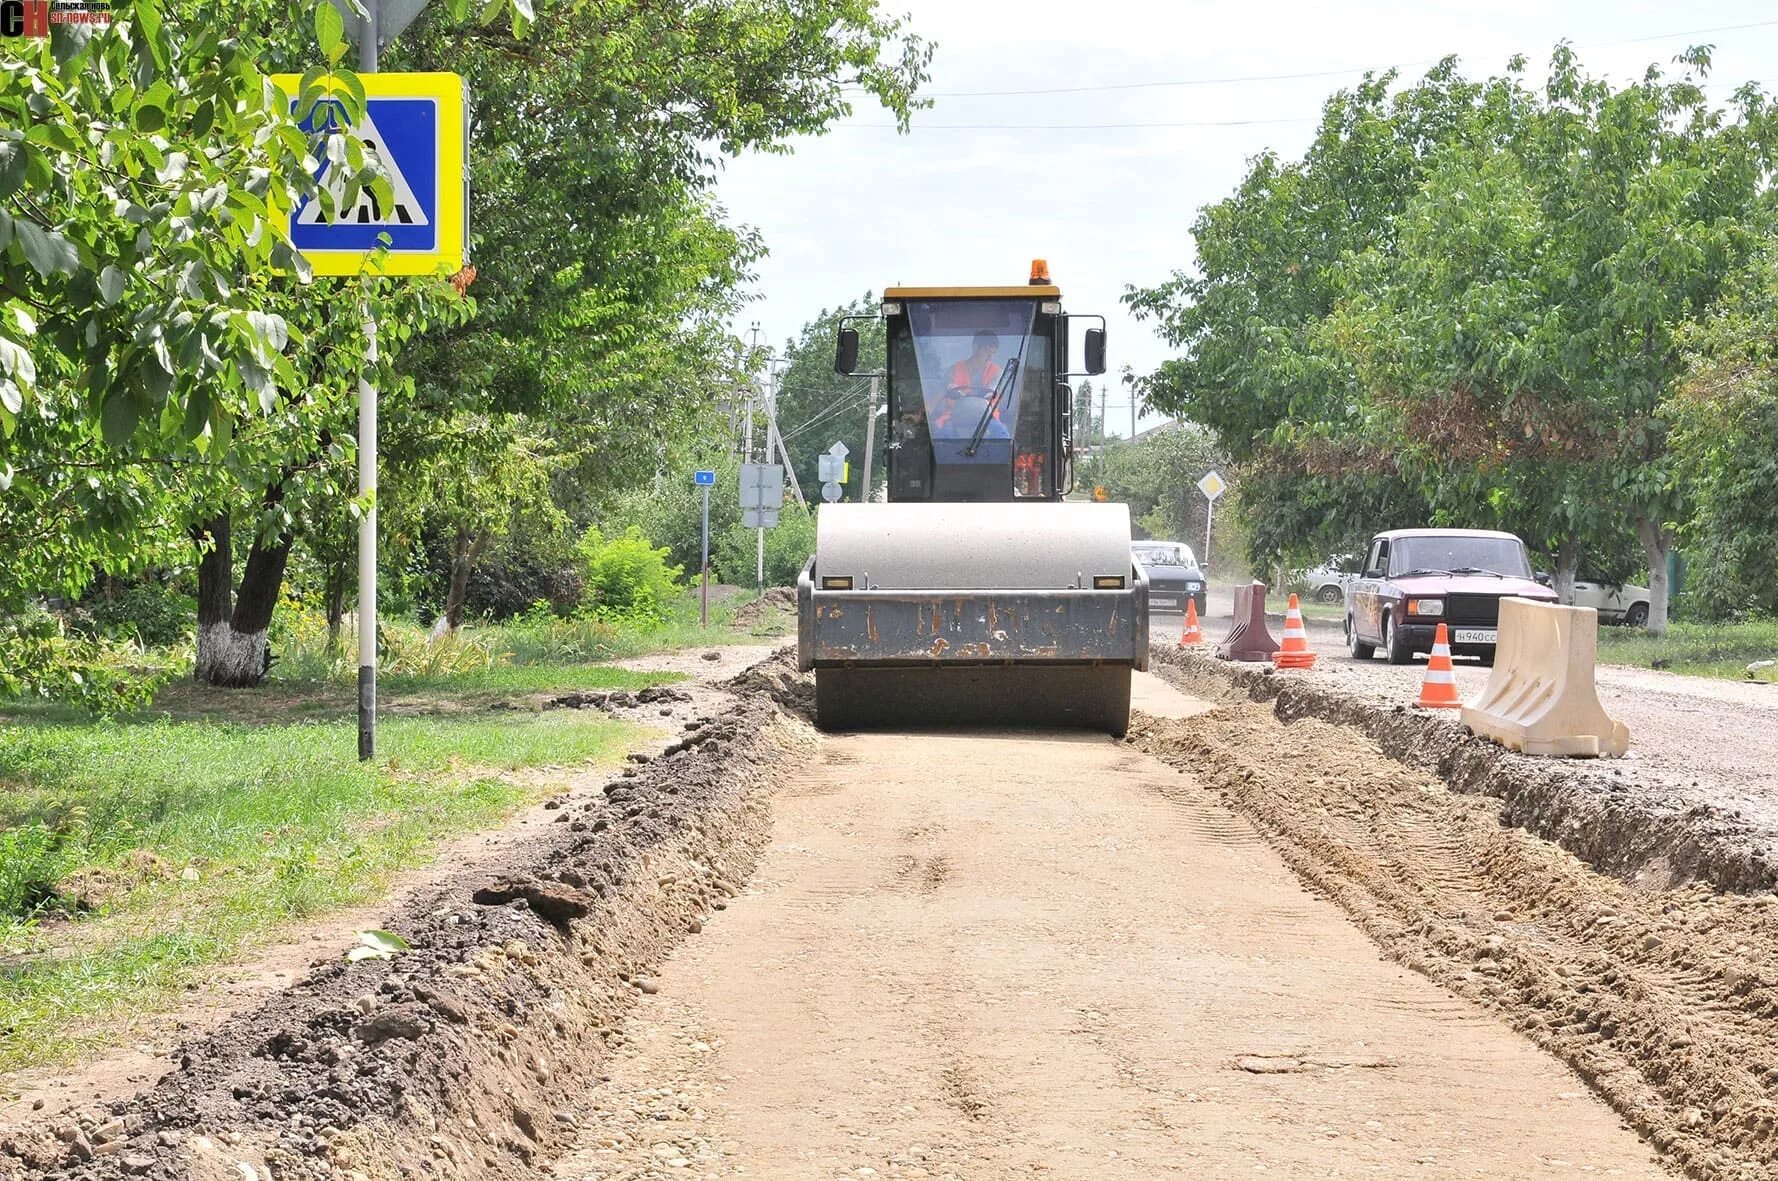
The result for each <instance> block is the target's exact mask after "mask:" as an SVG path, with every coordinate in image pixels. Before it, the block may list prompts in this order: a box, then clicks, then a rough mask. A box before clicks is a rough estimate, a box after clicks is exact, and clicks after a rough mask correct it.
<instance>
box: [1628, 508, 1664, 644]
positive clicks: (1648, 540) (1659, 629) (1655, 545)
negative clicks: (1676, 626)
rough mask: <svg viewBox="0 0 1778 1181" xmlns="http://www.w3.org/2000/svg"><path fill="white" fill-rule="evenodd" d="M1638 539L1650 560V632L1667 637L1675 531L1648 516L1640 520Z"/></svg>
mask: <svg viewBox="0 0 1778 1181" xmlns="http://www.w3.org/2000/svg"><path fill="white" fill-rule="evenodd" d="M1636 538H1637V540H1639V541H1641V542H1642V553H1643V555H1644V556H1645V557H1646V558H1647V559H1648V624H1647V627H1648V630H1649V631H1650V632H1653V633H1654V634H1655V635H1657V636H1664V635H1666V634H1667V551H1668V550H1670V549H1672V548H1673V530H1671V529H1663V528H1661V526H1660V525H1658V524H1656V523H1655V522H1654V521H1651V520H1649V519H1648V518H1647V517H1642V516H1639V517H1637V518H1636Z"/></svg>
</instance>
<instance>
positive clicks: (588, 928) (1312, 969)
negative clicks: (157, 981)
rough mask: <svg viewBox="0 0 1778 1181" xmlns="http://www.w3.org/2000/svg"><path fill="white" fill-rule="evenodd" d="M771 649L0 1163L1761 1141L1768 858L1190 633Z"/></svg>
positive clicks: (408, 1162) (1493, 1157) (1774, 1006)
mask: <svg viewBox="0 0 1778 1181" xmlns="http://www.w3.org/2000/svg"><path fill="white" fill-rule="evenodd" d="M788 668H789V665H788V664H787V663H786V662H785V661H784V659H783V658H782V657H779V658H777V659H776V660H774V661H773V662H771V663H768V664H765V665H762V666H760V667H759V668H757V669H755V670H753V671H752V672H750V673H748V674H746V675H744V676H743V677H742V678H740V679H739V680H738V681H737V682H735V683H734V684H733V686H732V687H731V688H732V693H733V697H732V707H730V708H726V709H719V710H714V711H712V713H711V714H710V715H708V716H705V717H702V718H700V719H698V720H697V721H696V722H694V723H693V724H692V725H691V726H690V727H689V728H688V730H687V732H686V734H685V736H684V737H683V738H682V739H681V740H680V741H678V742H676V743H675V744H673V746H671V747H669V749H668V751H667V752H666V753H665V754H664V755H663V756H661V757H658V758H656V759H654V760H652V761H650V762H647V763H645V764H642V765H640V766H637V767H633V768H631V769H630V770H629V771H628V772H626V773H625V774H624V775H623V776H620V777H617V778H614V779H613V780H612V781H611V783H610V784H608V785H607V787H606V790H605V791H604V792H603V793H602V794H601V795H600V796H598V797H597V798H594V799H592V800H591V801H590V802H585V803H579V802H577V803H575V804H574V805H572V806H570V807H569V808H566V809H564V810H563V811H562V813H561V816H562V821H561V823H560V824H551V825H547V826H544V827H545V828H546V829H547V830H548V832H547V835H544V836H540V837H538V838H537V839H536V840H535V842H534V844H533V845H531V846H529V847H525V848H522V849H520V850H516V851H514V852H513V853H512V854H511V855H510V856H507V857H505V858H504V860H502V861H501V862H499V863H496V864H494V865H492V866H490V865H488V864H482V865H478V866H477V867H476V868H475V869H474V870H473V872H471V871H468V870H465V871H463V872H460V873H457V874H455V875H446V876H445V877H444V878H443V879H442V880H441V881H440V882H439V883H438V884H437V885H436V887H433V888H429V889H428V890H427V891H426V892H424V893H422V894H419V895H416V896H415V897H414V898H413V899H412V900H411V901H410V902H408V903H406V904H405V905H403V907H402V908H401V909H400V911H399V913H398V914H397V915H395V916H394V917H393V918H392V919H391V920H390V921H389V922H388V923H387V924H386V925H388V926H389V927H391V928H392V929H394V930H396V931H397V932H399V933H401V934H402V935H404V936H405V937H406V938H408V939H409V940H410V941H412V943H413V944H414V950H413V951H411V952H409V953H406V954H404V955H402V956H400V957H399V958H397V959H395V960H393V961H376V960H371V961H364V962H359V963H345V962H342V961H330V962H326V963H323V964H320V965H318V966H317V967H316V969H315V970H314V971H313V972H311V973H310V974H309V976H308V977H307V978H306V979H304V980H303V981H302V982H301V983H299V984H298V985H297V986H296V987H294V988H292V989H290V990H288V991H287V992H284V993H281V994H278V995H277V996H275V997H273V998H271V999H270V1000H268V1001H267V1002H266V1003H265V1004H264V1005H262V1006H260V1007H259V1008H257V1009H256V1010H254V1011H252V1012H248V1013H243V1014H241V1015H240V1016H238V1017H236V1018H234V1019H233V1020H231V1021H229V1022H228V1023H227V1024H226V1025H225V1026H223V1027H222V1028H221V1029H220V1030H218V1031H216V1032H215V1033H214V1034H212V1035H210V1036H207V1037H205V1038H203V1039H201V1040H198V1041H195V1042H193V1043H191V1044H190V1045H188V1046H187V1047H185V1050H184V1053H183V1056H182V1059H181V1061H180V1063H179V1066H178V1068H177V1069H176V1070H174V1071H173V1072H172V1073H170V1074H169V1075H168V1076H167V1077H166V1078H164V1079H163V1080H162V1081H161V1082H160V1083H159V1084H157V1085H156V1086H155V1087H153V1088H151V1089H150V1090H148V1091H146V1092H144V1093H143V1094H141V1095H140V1096H137V1097H135V1098H133V1099H129V1100H123V1101H118V1102H115V1103H112V1104H110V1105H108V1107H107V1109H106V1110H105V1111H103V1112H100V1113H97V1115H96V1116H95V1117H94V1118H91V1119H88V1120H87V1121H85V1122H84V1123H83V1124H81V1125H78V1126H76V1125H64V1126H60V1127H56V1126H45V1127H42V1128H39V1129H36V1130H35V1131H33V1132H29V1133H20V1134H15V1135H13V1136H11V1137H10V1138H8V1139H5V1140H3V1141H0V1175H8V1173H9V1171H10V1173H11V1174H16V1175H23V1176H30V1177H37V1176H56V1177H69V1178H83V1179H85V1178H91V1179H93V1181H100V1179H103V1181H111V1179H113V1178H121V1177H130V1176H147V1177H155V1178H168V1179H171V1178H176V1177H197V1178H205V1179H214V1181H221V1179H223V1178H227V1179H229V1181H237V1179H245V1181H272V1179H276V1181H284V1179H286V1178H292V1179H309V1178H323V1177H326V1178H347V1179H350V1181H364V1179H369V1178H377V1179H382V1178H395V1177H412V1176H430V1177H440V1178H457V1177H461V1178H469V1177H476V1178H507V1177H512V1178H517V1177H534V1176H538V1175H555V1176H562V1177H568V1178H574V1179H576V1181H615V1179H618V1178H634V1179H641V1178H672V1177H686V1176H698V1177H704V1178H728V1177H756V1178H758V1177H770V1178H803V1177H807V1178H832V1177H852V1178H861V1179H862V1178H871V1177H891V1178H910V1179H914V1178H952V1179H955V1181H962V1179H964V1178H1006V1177H1040V1176H1041V1177H1083V1178H1084V1177H1093V1178H1098V1177H1129V1178H1152V1177H1162V1176H1179V1177H1196V1176H1230V1175H1235V1174H1237V1173H1239V1174H1240V1175H1242V1176H1247V1175H1251V1174H1252V1173H1254V1172H1260V1171H1273V1172H1275V1173H1277V1174H1280V1175H1285V1176H1318V1177H1319V1176H1358V1175H1366V1176H1378V1175H1382V1176H1397V1175H1403V1174H1408V1173H1412V1174H1414V1175H1419V1176H1429V1177H1456V1176H1465V1177H1475V1176H1482V1177H1494V1178H1517V1177H1525V1176H1543V1175H1556V1174H1561V1175H1567V1174H1569V1173H1572V1172H1595V1173H1601V1174H1606V1175H1614V1176H1635V1177H1656V1176H1660V1175H1663V1174H1664V1173H1665V1172H1666V1171H1667V1170H1668V1169H1681V1170H1683V1171H1684V1172H1685V1173H1687V1174H1689V1175H1692V1176H1695V1177H1699V1178H1708V1179H1711V1181H1715V1179H1718V1178H1721V1179H1729V1178H1733V1179H1736V1181H1763V1179H1778V1164H1774V1159H1775V1158H1778V1108H1774V1104H1773V1098H1774V1093H1775V1088H1778V969H1774V967H1773V965H1774V964H1778V958H1775V956H1778V906H1774V905H1772V904H1771V899H1770V898H1769V897H1765V896H1761V897H1750V896H1745V895H1736V894H1723V893H1718V892H1716V891H1714V890H1713V889H1711V888H1709V887H1707V886H1705V885H1702V884H1693V885H1688V886H1684V887H1677V888H1675V887H1672V886H1671V885H1670V878H1668V877H1664V876H1660V875H1654V874H1650V873H1646V872H1644V873H1640V874H1634V873H1632V874H1626V875H1624V876H1616V875H1614V874H1602V873H1599V872H1596V871H1595V870H1594V869H1591V868H1589V867H1588V866H1587V865H1586V864H1584V863H1583V862H1582V861H1580V860H1579V859H1577V857H1576V856H1574V855H1573V854H1571V853H1569V852H1567V851H1565V850H1564V849H1563V848H1560V847H1558V846H1557V845H1555V844H1553V843H1551V842H1549V841H1546V840H1544V839H1541V838H1539V837H1537V836H1534V835H1531V834H1530V833H1528V832H1526V831H1525V830H1523V829H1522V828H1519V827H1516V826H1514V825H1513V824H1512V823H1511V816H1510V812H1511V809H1510V807H1509V808H1508V809H1507V814H1506V815H1503V811H1502V806H1501V803H1500V801H1498V800H1495V799H1491V798H1488V797H1486V796H1479V795H1474V794H1466V793H1463V792H1454V791H1453V790H1451V788H1450V787H1449V786H1448V785H1447V784H1446V783H1444V782H1442V781H1441V780H1440V779H1438V778H1437V777H1436V775H1435V774H1434V770H1435V769H1436V768H1431V769H1429V768H1428V767H1425V766H1415V765H1411V760H1410V761H1407V762H1404V761H1400V760H1399V759H1397V758H1391V757H1389V755H1388V754H1386V753H1385V750H1384V749H1383V747H1381V746H1379V745H1376V744H1375V743H1374V742H1373V740H1372V738H1371V737H1369V736H1367V735H1366V734H1365V733H1363V732H1361V731H1360V730H1358V729H1355V728H1354V727H1353V726H1351V725H1337V724H1332V723H1329V722H1326V721H1322V720H1319V719H1318V718H1314V717H1305V716H1301V715H1300V714H1299V713H1297V712H1295V711H1293V710H1291V709H1289V708H1286V707H1284V706H1283V704H1282V702H1280V703H1279V704H1278V705H1273V704H1266V703H1258V702H1253V701H1249V700H1247V699H1246V693H1245V692H1241V693H1233V692H1230V691H1229V688H1228V683H1227V681H1226V680H1222V679H1216V680H1214V681H1205V682H1204V683H1203V684H1202V685H1199V686H1196V688H1195V691H1196V692H1197V695H1198V699H1196V700H1194V699H1191V698H1186V697H1183V696H1181V695H1180V694H1179V693H1178V692H1177V691H1176V690H1169V689H1167V687H1166V686H1165V685H1163V684H1161V683H1160V682H1158V681H1156V680H1155V679H1153V678H1145V679H1144V682H1143V686H1142V687H1141V689H1140V691H1139V693H1138V708H1139V709H1141V710H1144V711H1145V712H1144V714H1143V715H1142V716H1140V717H1139V718H1138V722H1137V725H1136V726H1135V727H1134V728H1133V729H1132V732H1131V735H1130V737H1129V739H1128V740H1127V741H1126V742H1124V743H1116V742H1112V741H1110V740H1107V739H1105V738H1103V737H1102V736H1089V735H1080V734H1062V733H1037V732H1031V733H1019V732H1001V731H995V732H981V733H948V734H947V733H941V734H874V735H862V734H861V735H828V736H817V735H816V734H815V732H814V731H813V730H811V729H810V728H809V727H808V725H807V724H806V721H805V720H804V719H803V716H802V715H803V713H804V712H805V711H806V709H807V705H808V697H809V686H808V683H807V681H806V680H804V679H802V678H799V677H797V676H795V675H794V674H793V673H790V672H789V671H788ZM1212 699H1214V700H1212ZM1391 753H1394V752H1391ZM768 807H769V809H770V811H769V813H768ZM713 912H720V913H713ZM1361 932H1362V933H1361ZM691 934H697V936H698V937H697V938H695V939H690V940H688V939H687V938H686V937H687V936H688V935H691ZM1366 935H1368V936H1369V938H1368V939H1367V938H1365V936H1366ZM1379 946H1380V947H1381V949H1382V952H1383V953H1384V954H1382V955H1379V953H1378V947H1379ZM1391 961H1394V962H1391ZM1404 966H1405V967H1404ZM1405 968H1412V969H1414V971H1412V972H1410V971H1407V970H1405ZM1515 1030H1516V1031H1517V1032H1515ZM1521 1035H1523V1036H1521ZM1538 1047H1542V1048H1543V1049H1545V1050H1547V1051H1549V1053H1548V1054H1545V1053H1541V1052H1539V1050H1538ZM1583 1080H1584V1081H1583ZM1588 1084H1590V1089H1589V1085H1588ZM1608 1104H1609V1106H1608ZM1626 1124H1627V1125H1628V1126H1627V1127H1626V1126H1625V1125H1626ZM58 1133H60V1134H58ZM1638 1133H1639V1134H1640V1137H1641V1138H1640V1139H1639V1138H1638ZM1651 1145H1652V1146H1658V1148H1659V1149H1660V1150H1661V1151H1662V1158H1661V1159H1660V1160H1659V1161H1657V1160H1655V1159H1653V1158H1652V1157H1651V1155H1650V1154H1651V1147H1650V1146H1651Z"/></svg>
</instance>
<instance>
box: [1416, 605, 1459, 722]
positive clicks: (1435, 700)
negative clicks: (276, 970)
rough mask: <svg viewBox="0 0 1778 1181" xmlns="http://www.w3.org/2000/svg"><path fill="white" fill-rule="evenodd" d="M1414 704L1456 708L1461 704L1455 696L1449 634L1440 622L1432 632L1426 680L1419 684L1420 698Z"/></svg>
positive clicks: (1437, 707)
mask: <svg viewBox="0 0 1778 1181" xmlns="http://www.w3.org/2000/svg"><path fill="white" fill-rule="evenodd" d="M1414 704H1415V705H1419V706H1424V707H1425V708H1427V709H1456V708H1458V707H1459V706H1461V705H1462V704H1463V702H1462V700H1461V699H1459V698H1458V696H1457V674H1456V672H1455V670H1453V669H1452V667H1451V636H1450V633H1449V632H1447V631H1446V630H1445V625H1444V624H1442V623H1441V624H1439V625H1438V630H1437V631H1436V632H1434V633H1432V656H1431V658H1430V659H1428V660H1427V662H1426V680H1425V681H1424V682H1422V683H1421V685H1420V700H1419V701H1417V702H1415V703H1414Z"/></svg>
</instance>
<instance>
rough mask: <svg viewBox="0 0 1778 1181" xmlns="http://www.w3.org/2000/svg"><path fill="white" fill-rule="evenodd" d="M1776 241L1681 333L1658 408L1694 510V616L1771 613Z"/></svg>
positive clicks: (1774, 582)
mask: <svg viewBox="0 0 1778 1181" xmlns="http://www.w3.org/2000/svg"><path fill="white" fill-rule="evenodd" d="M1775 325H1778V238H1775V237H1768V238H1767V239H1766V243H1765V245H1764V247H1763V248H1762V250H1761V251H1760V253H1759V254H1758V255H1757V256H1756V258H1755V259H1754V260H1753V262H1752V263H1751V264H1750V265H1749V266H1748V268H1747V269H1746V271H1744V272H1743V273H1742V274H1740V275H1737V276H1735V277H1734V278H1733V279H1732V280H1731V281H1730V283H1729V284H1728V285H1727V286H1726V287H1725V289H1724V290H1723V292H1722V294H1721V296H1720V297H1719V298H1718V300H1717V303H1716V305H1715V306H1714V307H1713V308H1712V309H1711V310H1710V312H1709V313H1708V314H1707V315H1705V316H1703V317H1701V318H1700V319H1699V320H1697V321H1695V322H1693V323H1692V324H1688V325H1686V327H1685V328H1684V330H1683V331H1682V333H1681V337H1680V339H1681V342H1682V344H1683V345H1684V347H1685V348H1686V351H1687V356H1688V361H1689V364H1688V371H1687V376H1686V378H1685V379H1684V380H1683V381H1682V382H1681V383H1680V384H1679V386H1678V388H1676V389H1675V390H1674V392H1673V394H1672V395H1671V396H1670V397H1669V398H1668V399H1667V401H1666V403H1665V404H1664V405H1663V407H1662V411H1661V413H1662V416H1663V417H1664V418H1665V419H1666V420H1667V421H1668V422H1669V423H1671V424H1672V434H1671V445H1672V451H1673V460H1674V467H1675V471H1676V474H1677V476H1678V478H1679V479H1680V480H1681V481H1682V482H1683V483H1684V484H1685V485H1686V487H1688V488H1689V489H1690V490H1691V492H1692V495H1693V497H1694V501H1695V504H1696V511H1695V513H1694V514H1693V515H1692V516H1691V517H1690V518H1689V519H1688V520H1687V521H1686V523H1685V524H1684V526H1683V528H1682V530H1681V534H1680V537H1681V540H1682V542H1683V543H1684V544H1685V545H1686V547H1687V550H1688V552H1689V553H1691V554H1694V555H1696V557H1697V560H1696V561H1694V562H1693V564H1692V585H1693V587H1694V589H1693V590H1692V591H1691V592H1690V593H1689V594H1688V599H1689V601H1690V602H1691V603H1693V604H1694V605H1695V607H1696V609H1697V611H1698V613H1699V614H1701V615H1702V616H1704V617H1705V618H1710V619H1726V618H1732V617H1736V616H1740V615H1746V614H1753V613H1759V614H1764V615H1778V452H1774V450H1773V446H1772V440H1774V439H1778V330H1775V328H1774V326H1775Z"/></svg>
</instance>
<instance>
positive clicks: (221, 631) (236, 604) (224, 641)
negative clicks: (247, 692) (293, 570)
mask: <svg viewBox="0 0 1778 1181" xmlns="http://www.w3.org/2000/svg"><path fill="white" fill-rule="evenodd" d="M193 539H194V540H195V541H196V542H197V544H198V547H199V549H200V550H201V551H202V554H201V557H200V559H199V561H198V654H197V668H196V670H195V672H196V676H197V679H198V680H199V681H202V682H203V683H204V684H206V685H215V686H218V687H220V688H245V687H249V686H253V685H258V684H259V683H260V682H262V681H264V680H265V674H266V670H267V669H269V668H270V667H271V663H272V661H271V652H270V648H269V646H268V644H267V642H266V631H267V629H268V628H270V627H271V623H272V609H273V608H274V607H276V606H277V604H278V590H279V588H280V587H282V586H283V584H284V566H285V563H286V562H287V561H289V558H290V544H291V538H290V537H289V535H287V534H286V535H281V536H279V537H277V538H275V539H274V540H273V541H272V543H271V544H269V545H268V544H266V543H265V542H263V541H255V542H254V543H253V548H252V550H251V551H249V552H248V554H247V566H246V568H245V569H244V570H243V571H242V572H241V587H240V593H239V595H235V594H234V593H233V586H232V584H233V582H234V555H233V553H232V551H231V550H230V548H229V519H228V514H227V513H219V514H217V515H216V517H214V518H213V519H212V520H210V521H207V522H205V523H204V524H203V525H202V526H200V527H199V528H198V529H196V530H194V532H193ZM206 547H207V548H206ZM231 601H232V605H231Z"/></svg>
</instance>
